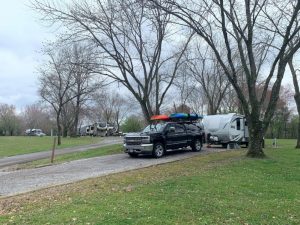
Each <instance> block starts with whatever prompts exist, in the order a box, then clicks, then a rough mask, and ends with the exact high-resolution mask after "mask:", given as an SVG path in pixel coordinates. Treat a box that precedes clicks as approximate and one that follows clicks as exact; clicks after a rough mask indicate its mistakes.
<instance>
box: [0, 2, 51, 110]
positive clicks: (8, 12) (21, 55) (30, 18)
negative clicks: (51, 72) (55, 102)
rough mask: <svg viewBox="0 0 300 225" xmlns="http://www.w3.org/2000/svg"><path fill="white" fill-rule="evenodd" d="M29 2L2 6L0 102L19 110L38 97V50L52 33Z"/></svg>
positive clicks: (0, 8)
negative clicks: (39, 19)
mask: <svg viewBox="0 0 300 225" xmlns="http://www.w3.org/2000/svg"><path fill="white" fill-rule="evenodd" d="M26 4H27V5H26ZM28 4H29V0H9V1H1V7H0V78H1V80H0V103H7V104H13V105H15V106H16V107H17V109H18V110H21V109H22V108H23V107H24V106H25V105H28V104H32V103H34V102H35V101H37V100H38V96H37V73H36V69H37V65H38V63H39V60H38V59H39V57H40V54H39V53H38V52H39V51H40V49H41V46H42V44H43V42H45V41H46V40H47V39H50V37H51V36H53V34H51V31H50V29H47V28H46V27H44V26H42V25H41V24H40V23H39V21H38V15H37V14H36V13H35V12H33V11H32V10H31V9H30V8H29V7H28Z"/></svg>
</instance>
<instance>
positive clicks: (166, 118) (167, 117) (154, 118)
mask: <svg viewBox="0 0 300 225" xmlns="http://www.w3.org/2000/svg"><path fill="white" fill-rule="evenodd" d="M169 119H170V117H169V116H167V115H154V116H151V120H169Z"/></svg>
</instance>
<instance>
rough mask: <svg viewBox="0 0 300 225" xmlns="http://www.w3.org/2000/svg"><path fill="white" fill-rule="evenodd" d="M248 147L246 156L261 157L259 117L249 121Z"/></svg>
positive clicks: (261, 132) (261, 133)
mask: <svg viewBox="0 0 300 225" xmlns="http://www.w3.org/2000/svg"><path fill="white" fill-rule="evenodd" d="M248 124H249V147H248V152H247V156H249V157H253V158H263V157H264V156H265V154H264V152H263V127H262V122H261V121H260V120H259V119H255V120H250V121H249V123H248Z"/></svg>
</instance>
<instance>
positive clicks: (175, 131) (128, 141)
mask: <svg viewBox="0 0 300 225" xmlns="http://www.w3.org/2000/svg"><path fill="white" fill-rule="evenodd" d="M188 146H190V147H191V148H192V150H193V151H201V149H202V129H201V127H199V126H197V124H196V123H192V122H163V123H157V124H151V125H148V126H147V127H146V128H145V129H144V130H143V131H142V132H141V133H131V134H127V135H126V136H125V137H124V152H125V153H128V154H129V155H130V156H132V157H136V156H138V155H139V154H152V156H153V157H155V158H160V157H162V156H163V155H164V154H165V153H166V151H167V150H171V149H179V148H186V147H188Z"/></svg>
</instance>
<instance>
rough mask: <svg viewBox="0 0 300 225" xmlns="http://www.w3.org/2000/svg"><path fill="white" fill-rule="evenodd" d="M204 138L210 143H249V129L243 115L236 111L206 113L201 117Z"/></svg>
mask: <svg viewBox="0 0 300 225" xmlns="http://www.w3.org/2000/svg"><path fill="white" fill-rule="evenodd" d="M203 124H204V131H205V134H206V140H207V142H208V143H211V144H221V145H222V146H223V147H226V146H227V144H229V143H238V144H245V145H246V146H248V143H249V131H248V125H247V121H246V118H245V116H243V115H239V114H236V113H228V114H218V115H208V116H204V118H203Z"/></svg>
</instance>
